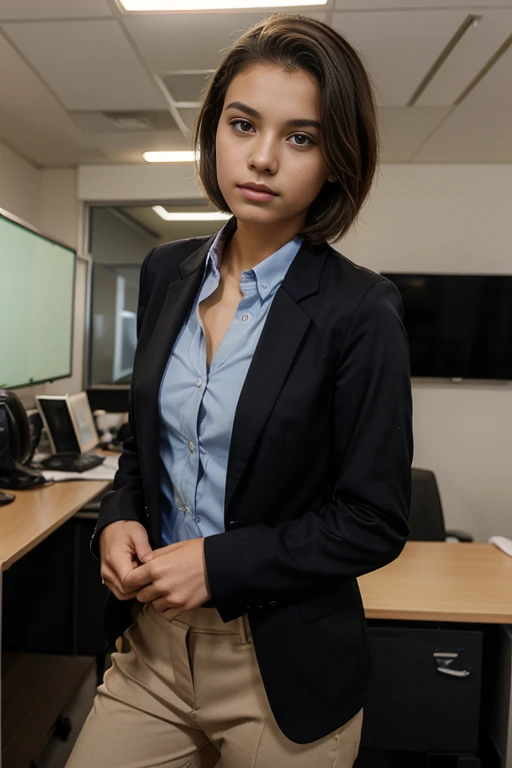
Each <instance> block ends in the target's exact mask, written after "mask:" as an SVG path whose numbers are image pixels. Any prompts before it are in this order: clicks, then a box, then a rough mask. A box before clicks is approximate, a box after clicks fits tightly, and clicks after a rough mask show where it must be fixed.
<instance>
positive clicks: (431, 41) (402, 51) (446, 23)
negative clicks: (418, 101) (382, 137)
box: [332, 10, 467, 107]
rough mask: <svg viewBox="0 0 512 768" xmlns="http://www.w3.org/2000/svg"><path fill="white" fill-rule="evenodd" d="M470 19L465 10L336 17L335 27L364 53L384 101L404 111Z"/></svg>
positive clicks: (377, 94) (353, 14) (333, 24)
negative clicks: (453, 38)
mask: <svg viewBox="0 0 512 768" xmlns="http://www.w3.org/2000/svg"><path fill="white" fill-rule="evenodd" d="M466 15H467V14H466V13H465V12H464V11H462V10H455V11H438V10H435V11H416V12H414V13H411V12H410V11H387V12H375V13H372V12H367V13H334V14H333V21H332V26H333V28H334V29H336V30H337V31H338V32H340V33H341V34H342V35H344V36H345V37H347V39H348V41H349V42H350V43H351V44H352V45H353V46H354V47H355V48H356V50H357V51H358V53H360V54H361V55H362V58H363V60H364V62H365V65H366V67H367V69H368V71H369V73H370V75H371V77H372V81H373V83H374V85H375V89H376V97H377V100H378V103H379V104H381V105H384V106H389V107H401V106H405V105H406V104H407V102H408V101H409V99H410V98H411V96H412V94H413V93H414V91H415V89H416V88H417V86H418V85H419V83H420V82H421V80H422V79H423V78H424V76H425V75H426V73H427V72H428V70H429V69H430V67H431V66H432V64H433V63H434V61H435V60H436V58H437V57H438V55H439V54H440V53H441V51H442V50H443V48H444V47H445V46H446V44H447V43H448V41H449V40H450V38H451V37H452V36H453V35H454V34H455V32H456V31H457V29H458V28H459V27H460V25H461V24H462V22H463V21H464V19H465V18H466Z"/></svg>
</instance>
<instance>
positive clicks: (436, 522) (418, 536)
mask: <svg viewBox="0 0 512 768" xmlns="http://www.w3.org/2000/svg"><path fill="white" fill-rule="evenodd" d="M409 528H410V534H409V540H410V541H444V540H445V538H446V529H445V525H444V515H443V507H442V504H441V497H440V495H439V488H438V486H437V480H436V476H435V475H434V473H433V472H432V471H431V470H429V469H415V468H414V467H413V469H412V489H411V508H410V513H409Z"/></svg>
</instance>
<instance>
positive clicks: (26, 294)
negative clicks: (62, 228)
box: [0, 211, 76, 389]
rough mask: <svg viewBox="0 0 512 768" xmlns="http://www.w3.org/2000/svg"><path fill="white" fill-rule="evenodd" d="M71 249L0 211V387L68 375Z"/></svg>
mask: <svg viewBox="0 0 512 768" xmlns="http://www.w3.org/2000/svg"><path fill="white" fill-rule="evenodd" d="M75 265H76V253H75V251H74V250H72V249H71V248H68V247H66V246H64V245H61V244H60V243H57V242H55V241H54V240H51V239H49V238H47V237H45V236H44V235H41V234H40V233H38V232H36V231H35V230H33V229H30V228H29V227H28V226H26V225H24V224H22V223H21V222H19V221H18V220H17V219H16V218H15V217H10V215H9V214H7V213H6V212H5V211H1V212H0V387H3V388H6V389H11V388H14V387H22V386H27V385H29V384H37V383H40V382H44V381H53V380H55V379H60V378H64V377H66V376H71V361H72V341H73V295H74V284H75Z"/></svg>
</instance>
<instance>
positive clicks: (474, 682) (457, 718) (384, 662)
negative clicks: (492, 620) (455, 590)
mask: <svg viewBox="0 0 512 768" xmlns="http://www.w3.org/2000/svg"><path fill="white" fill-rule="evenodd" d="M368 632H369V637H370V648H371V658H372V664H373V680H372V683H371V685H370V689H369V693H368V703H367V704H366V705H365V722H364V725H363V734H362V742H361V743H362V746H364V747H367V748H371V749H390V750H400V751H413V752H414V751H418V752H452V751H460V752H474V751H475V750H476V749H477V747H478V732H479V723H480V697H481V677H482V648H483V632H482V631H480V630H474V631H473V630H457V629H455V630H454V629H445V628H443V627H442V626H441V627H440V628H439V629H423V628H406V627H393V626H392V625H391V626H370V627H369V628H368Z"/></svg>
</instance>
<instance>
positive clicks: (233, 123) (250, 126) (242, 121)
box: [230, 120, 252, 133]
mask: <svg viewBox="0 0 512 768" xmlns="http://www.w3.org/2000/svg"><path fill="white" fill-rule="evenodd" d="M237 123H244V124H245V125H248V126H249V128H252V125H251V124H250V122H249V121H248V120H233V121H232V122H231V123H230V125H232V126H233V127H234V126H235V125H236V124H237ZM241 133H247V131H241Z"/></svg>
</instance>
